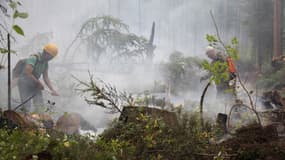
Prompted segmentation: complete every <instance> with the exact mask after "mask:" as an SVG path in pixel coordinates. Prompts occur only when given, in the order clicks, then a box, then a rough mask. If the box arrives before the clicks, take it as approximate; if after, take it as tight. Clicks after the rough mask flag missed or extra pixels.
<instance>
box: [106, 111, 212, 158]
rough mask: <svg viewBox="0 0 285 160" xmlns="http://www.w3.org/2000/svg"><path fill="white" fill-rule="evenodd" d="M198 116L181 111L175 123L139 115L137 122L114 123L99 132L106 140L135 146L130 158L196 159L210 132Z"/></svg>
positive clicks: (202, 150)
mask: <svg viewBox="0 0 285 160" xmlns="http://www.w3.org/2000/svg"><path fill="white" fill-rule="evenodd" d="M198 118H199V117H198V116H197V115H195V114H183V115H181V116H180V117H179V123H178V125H177V126H172V127H171V126H169V125H167V124H165V123H164V121H163V120H162V119H159V118H158V119H157V118H153V117H151V116H149V115H145V114H140V115H139V116H138V117H137V118H136V122H127V123H123V122H120V121H119V122H116V123H115V124H113V126H111V128H110V129H108V130H106V131H105V132H104V133H103V134H102V138H104V139H105V140H106V141H112V140H113V139H116V140H119V141H128V142H129V143H130V144H131V145H132V146H134V147H135V152H134V155H133V157H132V159H196V157H195V154H196V153H201V152H204V150H205V148H206V146H207V144H208V138H209V135H210V134H209V132H207V131H201V126H200V123H199V119H198Z"/></svg>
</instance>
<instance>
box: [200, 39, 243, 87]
mask: <svg viewBox="0 0 285 160" xmlns="http://www.w3.org/2000/svg"><path fill="white" fill-rule="evenodd" d="M206 39H207V40H208V42H209V46H212V47H214V48H215V49H216V50H222V51H221V52H222V53H220V54H218V56H219V57H218V60H216V61H215V62H213V63H209V62H208V61H206V60H205V61H203V62H202V63H201V65H202V67H203V69H204V70H206V71H208V72H209V73H210V74H211V77H210V81H214V82H215V83H216V84H220V83H221V82H225V81H227V80H229V72H228V64H227V61H226V59H227V57H231V58H232V59H233V60H238V59H239V54H238V44H239V41H238V39H237V38H236V37H234V38H232V40H231V43H230V44H229V45H225V44H224V43H223V42H222V41H221V40H220V39H218V38H217V37H216V36H214V35H209V34H207V35H206ZM223 52H225V53H226V55H223Z"/></svg>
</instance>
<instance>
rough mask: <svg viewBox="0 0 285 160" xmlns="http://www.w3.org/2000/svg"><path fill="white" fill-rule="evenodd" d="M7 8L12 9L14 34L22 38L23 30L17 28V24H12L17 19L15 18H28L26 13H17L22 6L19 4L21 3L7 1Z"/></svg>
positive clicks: (12, 0)
mask: <svg viewBox="0 0 285 160" xmlns="http://www.w3.org/2000/svg"><path fill="white" fill-rule="evenodd" d="M9 6H10V8H11V9H12V12H13V13H12V15H13V24H12V29H13V30H14V31H15V32H16V33H18V34H19V35H22V36H24V31H23V29H22V28H21V27H20V26H19V25H17V24H14V21H15V19H17V18H21V19H26V18H28V13H26V12H20V11H19V9H18V8H19V6H22V4H21V2H19V1H14V0H11V1H9Z"/></svg>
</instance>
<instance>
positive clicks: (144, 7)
mask: <svg viewBox="0 0 285 160" xmlns="http://www.w3.org/2000/svg"><path fill="white" fill-rule="evenodd" d="M220 8H221V1H220V0H211V1H209V0H191V1H188V0H177V1H173V0H146V1H141V0H124V1H121V0H85V1H75V0H60V1H58V0H49V1H46V0H29V1H24V2H23V9H24V10H25V11H27V12H28V13H29V18H28V19H27V20H21V21H18V23H19V25H20V26H21V27H22V28H23V29H24V31H25V35H26V36H25V37H17V42H16V44H13V45H14V46H13V47H17V48H19V50H18V55H15V56H13V64H15V63H16V61H17V60H18V59H20V58H22V57H23V56H22V54H21V52H22V51H21V50H22V49H21V46H25V45H27V41H28V40H29V39H31V38H32V37H34V36H35V35H37V34H40V33H52V37H50V38H49V41H51V42H54V43H56V44H58V46H59V48H60V50H59V56H58V57H57V58H55V59H54V60H53V61H52V62H51V63H50V67H49V68H50V69H49V75H50V79H51V80H52V82H53V84H54V86H55V87H56V89H57V90H58V91H59V93H60V94H61V96H60V97H52V96H50V95H49V94H48V93H45V97H46V99H50V100H51V101H55V102H56V106H57V107H58V110H59V111H61V113H63V112H78V113H80V114H82V115H83V116H84V117H85V118H86V119H87V120H88V121H90V122H91V123H92V124H94V125H95V126H96V127H98V126H104V125H106V124H107V122H108V121H110V119H112V117H113V115H108V114H106V113H105V112H104V110H103V109H101V108H98V107H95V106H88V105H87V104H86V103H85V101H84V97H82V96H78V92H76V91H75V89H76V84H77V82H76V81H75V80H74V79H72V77H71V75H74V76H76V77H77V78H78V79H80V80H82V81H88V80H89V75H88V70H89V71H90V72H91V73H92V74H93V75H94V76H95V77H98V78H100V79H102V80H104V81H105V82H107V83H110V84H112V85H114V86H116V87H117V88H118V89H119V90H122V91H128V92H141V91H144V90H147V89H149V88H151V87H152V86H153V82H154V81H155V80H162V79H163V78H162V75H161V73H160V70H159V69H158V68H157V67H155V66H156V65H157V64H160V63H161V62H162V61H167V59H168V55H169V54H170V53H171V52H172V51H173V50H181V51H182V52H183V53H186V56H198V57H202V58H204V57H205V55H204V54H203V53H204V48H205V46H207V41H206V40H205V35H206V34H207V33H209V34H215V29H214V27H213V24H212V22H211V18H210V15H209V11H210V10H212V11H213V12H214V14H215V13H216V14H217V15H218V13H219V9H220ZM102 15H111V16H113V17H116V18H119V19H121V20H122V21H123V22H124V23H125V24H128V25H129V27H130V32H132V33H135V34H137V35H141V36H144V37H146V38H148V37H149V35H150V30H151V25H152V22H153V21H154V22H156V33H155V39H154V44H155V46H156V49H155V51H154V53H155V57H154V63H155V65H154V66H149V65H148V64H149V63H146V64H138V65H130V66H127V67H125V68H127V69H128V70H127V71H122V70H120V69H118V68H120V67H121V66H119V65H118V64H115V65H114V64H108V63H106V64H104V65H101V66H98V65H96V62H94V61H92V60H90V58H88V56H87V53H85V52H81V51H78V52H76V53H74V56H73V59H71V60H69V61H68V62H64V63H67V64H66V65H63V64H64V63H63V59H64V58H66V57H64V53H65V50H66V49H67V47H68V46H69V45H70V43H71V42H72V40H74V38H75V36H76V35H77V33H78V32H79V29H80V28H81V25H82V24H83V22H85V21H86V20H87V19H88V18H91V17H96V16H102ZM217 20H218V23H219V22H221V19H220V17H219V16H217ZM230 36H231V35H230ZM233 36H234V35H233ZM41 48H42V46H38V48H37V49H36V50H41ZM67 56H70V55H67ZM2 77H3V76H2V75H1V78H2ZM198 83H199V82H197V85H201V87H203V84H198ZM4 86H5V83H2V82H1V91H2V89H4V88H5V87H4ZM173 87H175V86H173ZM213 88H214V87H213ZM213 88H212V89H211V90H212V91H211V92H210V94H209V95H208V97H207V103H212V104H215V102H214V100H215V89H213ZM13 92H14V91H13ZM15 92H17V90H16V91H15ZM200 92H201V93H202V89H201V90H199V91H196V90H194V91H190V92H189V94H185V95H182V96H180V97H179V96H178V97H175V96H173V99H179V100H178V103H181V102H182V101H183V100H181V99H191V100H193V101H198V100H199V98H200ZM2 95H5V94H4V92H3V93H2V92H1V96H2ZM2 97H3V96H2ZM208 100H209V101H208ZM212 101H213V102H212ZM208 106H209V105H208ZM207 110H213V111H215V112H217V111H218V112H219V111H222V110H223V107H219V109H217V107H215V108H211V107H209V108H208V109H207Z"/></svg>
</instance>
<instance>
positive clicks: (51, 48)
mask: <svg viewBox="0 0 285 160" xmlns="http://www.w3.org/2000/svg"><path fill="white" fill-rule="evenodd" d="M44 51H46V52H47V53H49V54H50V55H52V56H53V57H55V56H56V55H57V53H58V48H57V46H56V45H55V44H54V43H48V44H46V45H45V46H44Z"/></svg>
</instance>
